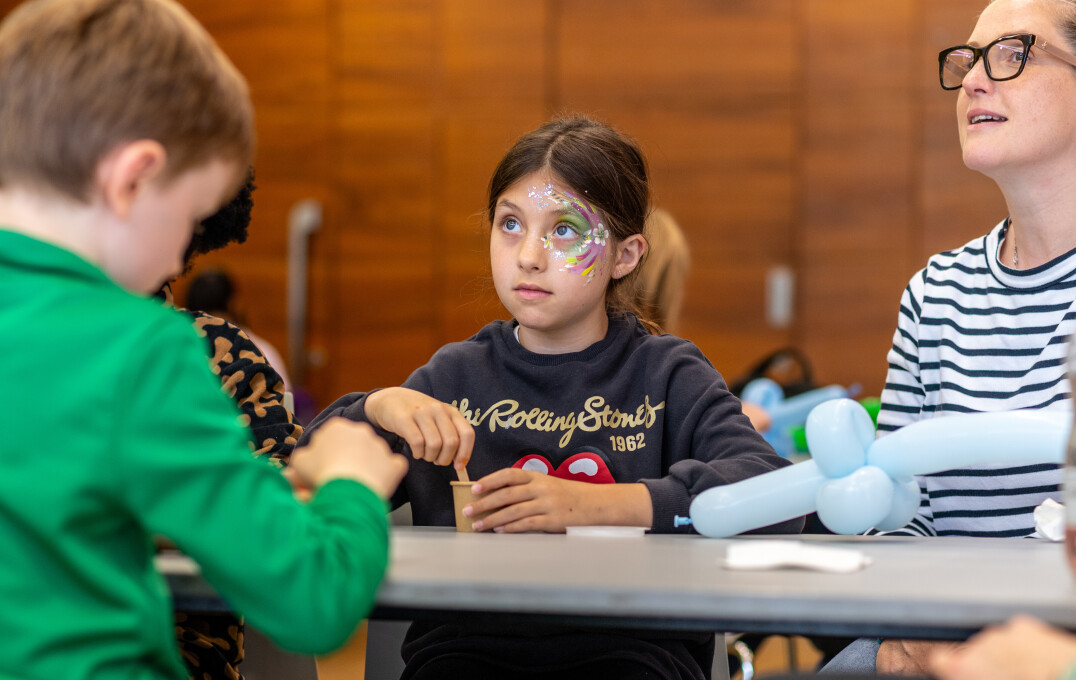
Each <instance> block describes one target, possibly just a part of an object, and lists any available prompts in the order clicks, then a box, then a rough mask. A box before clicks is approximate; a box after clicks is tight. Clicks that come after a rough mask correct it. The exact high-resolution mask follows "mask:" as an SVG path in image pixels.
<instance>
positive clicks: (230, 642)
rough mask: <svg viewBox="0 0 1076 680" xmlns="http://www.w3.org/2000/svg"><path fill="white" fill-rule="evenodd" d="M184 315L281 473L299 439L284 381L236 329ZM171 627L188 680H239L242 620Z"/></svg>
mask: <svg viewBox="0 0 1076 680" xmlns="http://www.w3.org/2000/svg"><path fill="white" fill-rule="evenodd" d="M183 311H185V312H186V313H187V314H189V315H191V316H192V317H193V318H194V327H195V329H197V331H198V334H199V335H201V336H202V337H204V338H205V339H206V342H208V343H209V352H210V359H209V365H210V368H211V369H212V370H213V373H214V374H216V375H217V376H219V377H220V381H221V384H222V386H223V388H224V391H225V392H226V393H227V394H228V396H230V397H232V398H233V399H235V402H236V405H238V406H239V410H240V411H241V413H242V415H241V416H240V418H241V421H242V422H243V424H244V425H247V426H248V427H249V429H250V432H251V436H252V437H253V438H252V439H251V442H250V448H251V450H252V451H253V452H254V454H255V455H258V456H269V458H270V459H271V460H272V461H273V462H274V463H276V464H277V465H279V466H281V467H283V466H284V465H286V464H287V462H288V457H289V456H290V455H291V450H292V449H293V448H295V443H296V442H297V441H298V439H299V436H300V435H302V433H303V428H302V426H301V425H299V423H297V422H295V418H294V417H293V416H292V414H291V413H290V412H289V411H288V409H287V408H285V407H284V381H283V380H281V378H280V375H279V374H278V373H277V372H276V370H275V369H273V367H272V366H270V365H269V362H267V361H266V360H265V356H264V355H262V353H261V350H259V349H258V346H257V345H255V344H254V342H253V341H251V339H250V338H249V337H247V335H246V333H244V332H243V331H242V330H241V329H240V328H239V327H238V326H236V325H235V324H233V323H231V322H229V321H225V320H224V319H221V318H219V317H216V316H211V315H209V314H206V313H204V312H195V311H191V310H183ZM175 625H176V641H177V642H178V643H179V651H180V654H182V656H183V663H184V664H186V666H187V673H188V674H189V675H190V678H191V680H243V675H242V673H240V672H239V664H240V663H242V661H243V632H244V623H243V619H242V618H239V617H236V616H233V615H231V614H201V613H199V614H192V613H188V612H176V613H175Z"/></svg>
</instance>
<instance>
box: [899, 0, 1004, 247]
mask: <svg viewBox="0 0 1076 680" xmlns="http://www.w3.org/2000/svg"><path fill="white" fill-rule="evenodd" d="M982 6H983V3H982V2H981V0H949V1H948V2H944V3H937V2H933V3H926V4H924V6H923V20H922V26H923V28H922V31H921V35H923V36H924V39H923V40H922V42H921V46H920V49H919V52H920V54H921V58H922V65H921V70H922V71H924V72H928V73H929V74H930V78H924V79H923V83H922V87H923V90H924V91H923V94H922V101H923V120H922V126H923V133H922V140H923V156H922V159H921V164H920V167H918V168H917V169H916V170H917V172H916V173H915V178H916V180H917V181H918V183H919V190H920V194H921V196H922V200H923V221H922V225H921V229H922V233H921V235H920V237H919V239H918V244H917V245H918V246H919V248H918V252H917V254H918V256H919V258H918V259H919V260H920V261H921V263H920V266H922V265H925V264H926V258H927V257H929V256H930V255H932V254H934V253H937V252H940V251H943V250H949V249H950V248H957V247H959V246H961V245H963V244H965V243H967V242H968V241H970V240H971V239H972V238H975V237H976V236H981V235H982V234H985V233H986V232H987V231H989V229H990V228H991V227H993V226H994V225H995V224H997V223H998V222H1000V221H1001V219H1002V218H1003V217H1004V216H1005V215H1006V209H1005V203H1004V201H1003V200H1002V197H1001V192H1000V191H998V189H997V186H996V185H995V184H994V183H993V181H991V180H990V179H988V178H986V177H984V176H983V175H981V174H979V173H977V172H974V171H972V170H968V169H967V168H966V167H965V166H964V161H963V159H962V157H961V152H960V141H959V137H958V133H957V120H956V97H957V93H956V92H946V91H945V90H942V89H941V87H940V86H939V85H938V79H937V75H936V74H937V72H938V59H937V55H938V52H939V51H940V50H942V49H944V48H946V47H949V46H951V45H959V44H962V43H964V42H966V41H967V39H968V36H969V35H970V34H971V31H972V28H973V27H974V25H975V17H976V16H978V13H979V11H980V10H981V9H982Z"/></svg>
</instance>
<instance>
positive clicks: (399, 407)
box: [366, 387, 474, 470]
mask: <svg viewBox="0 0 1076 680" xmlns="http://www.w3.org/2000/svg"><path fill="white" fill-rule="evenodd" d="M366 417H367V418H369V419H370V422H371V423H373V424H375V425H377V426H378V427H380V428H382V429H385V430H388V431H389V432H393V433H395V434H397V435H399V436H400V437H403V439H404V441H406V442H407V444H408V446H410V447H411V455H412V456H413V457H414V458H415V459H416V460H428V461H429V462H431V463H433V464H435V465H451V464H452V463H453V462H455V467H456V469H457V470H460V469H462V468H463V467H465V466H466V465H467V461H469V460H470V459H471V449H472V448H473V447H474V428H472V427H471V424H470V423H469V422H467V419H466V418H464V417H463V414H462V413H460V412H459V411H458V410H457V409H455V408H453V407H452V406H449V405H448V404H446V403H444V402H441V401H437V400H436V399H434V398H433V397H430V396H427V395H425V394H422V393H421V392H416V391H415V390H409V389H407V388H405V387H389V388H386V389H383V390H378V391H377V392H373V393H371V394H370V395H369V396H368V397H366Z"/></svg>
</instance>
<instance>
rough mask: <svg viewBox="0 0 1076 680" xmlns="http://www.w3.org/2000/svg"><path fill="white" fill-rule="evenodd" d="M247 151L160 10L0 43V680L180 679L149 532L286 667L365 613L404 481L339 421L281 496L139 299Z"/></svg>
mask: <svg viewBox="0 0 1076 680" xmlns="http://www.w3.org/2000/svg"><path fill="white" fill-rule="evenodd" d="M253 146H254V132H253V115H252V111H251V104H250V99H249V95H248V93H247V89H246V85H245V83H244V81H243V79H242V77H241V76H240V75H239V74H238V72H237V71H236V70H235V68H234V67H233V66H232V65H231V63H230V62H228V60H227V58H226V57H225V56H224V55H223V54H222V53H221V52H220V51H219V49H218V48H217V47H216V45H215V44H214V43H213V41H212V40H211V39H210V38H209V36H208V35H207V34H206V33H205V31H204V30H203V29H202V28H201V27H200V26H199V25H198V23H197V22H196V21H195V20H194V19H193V18H192V17H190V15H189V14H187V13H186V11H185V10H183V9H182V8H181V7H180V6H179V5H177V4H176V3H174V2H172V0H36V1H34V2H29V3H25V4H24V5H22V6H20V7H19V8H17V9H16V10H15V11H14V12H12V13H11V14H10V15H9V16H8V17H7V18H6V19H5V20H4V22H3V23H2V24H0V356H2V357H3V361H0V385H2V386H3V388H4V393H5V397H4V399H3V408H0V431H2V432H3V433H4V435H5V437H4V446H3V447H2V448H0V564H2V565H3V568H2V569H0V677H10V678H42V679H44V678H49V679H52V678H71V679H77V678H91V677H92V678H135V677H137V678H172V679H177V678H183V677H185V674H184V669H183V665H182V663H181V662H180V658H179V654H178V652H177V649H176V643H175V638H174V637H173V631H172V612H171V601H170V598H169V594H168V589H167V587H166V585H165V582H164V580H163V579H162V578H161V577H160V576H159V575H158V574H157V573H156V571H155V570H154V568H153V543H152V539H151V537H152V536H153V535H156V534H160V535H163V536H166V537H168V538H169V539H171V540H172V541H174V542H175V543H176V545H177V546H178V547H179V548H180V549H181V550H183V551H184V552H185V553H186V554H188V555H190V556H191V557H193V558H194V559H195V560H197V561H198V562H199V563H200V564H201V567H202V572H203V574H204V576H205V578H206V579H207V580H208V581H209V582H210V583H212V584H213V585H214V586H215V587H216V588H217V590H218V591H219V592H220V594H221V595H222V597H223V598H224V599H225V600H226V601H227V602H228V603H229V605H231V607H233V608H234V609H235V610H236V611H238V612H241V613H242V614H244V615H246V617H247V618H248V620H249V621H250V622H251V623H252V624H253V625H255V626H257V627H258V628H259V629H261V630H262V631H264V632H265V633H266V634H267V635H269V636H270V637H272V638H274V639H275V640H276V641H277V642H278V644H280V645H281V646H283V647H285V648H288V649H292V650H295V651H301V652H307V653H321V652H325V651H329V650H331V649H333V648H334V647H336V646H338V645H340V644H342V643H343V642H344V641H345V640H346V639H347V638H348V637H349V636H350V634H351V633H352V631H353V630H354V627H355V625H356V624H357V623H358V622H359V621H360V620H361V619H362V618H363V617H364V616H365V615H366V614H367V613H368V611H369V609H370V607H371V606H372V603H373V598H374V593H375V590H376V588H377V585H378V584H379V582H380V580H381V578H382V576H383V574H384V570H385V566H386V563H387V551H388V528H387V526H386V520H385V504H384V499H385V497H386V496H387V495H389V494H391V493H392V491H393V490H394V489H395V487H396V485H397V483H398V482H399V480H400V478H401V477H402V475H403V473H404V470H405V469H406V461H405V460H404V459H403V458H402V457H400V456H395V455H393V454H391V453H390V452H389V450H388V448H387V447H386V446H385V445H384V444H383V443H382V442H381V440H380V438H378V437H376V436H375V435H374V434H373V432H372V431H371V430H369V429H368V428H363V429H356V426H355V425H353V424H350V423H342V422H340V423H336V424H335V425H334V427H333V428H331V429H323V430H322V432H321V433H320V435H321V436H319V437H317V438H316V439H315V440H314V441H312V442H311V444H310V446H307V447H304V448H301V449H297V450H296V451H295V453H294V454H293V456H292V462H291V466H290V468H289V472H288V479H285V477H284V476H282V475H281V474H280V472H279V470H277V469H275V468H274V467H272V466H270V465H268V464H267V463H265V462H263V461H259V460H256V459H254V458H252V457H251V455H250V450H249V447H248V444H247V440H248V437H249V435H248V434H247V433H246V432H245V431H244V429H243V427H242V426H241V425H240V423H239V420H238V417H237V416H238V412H237V410H236V406H235V404H234V403H232V402H231V400H229V398H228V397H227V396H226V395H225V394H224V393H223V392H222V391H221V389H220V384H219V382H218V380H217V379H216V377H215V376H213V374H212V373H211V372H210V371H209V368H208V367H207V365H206V360H205V348H204V346H203V340H202V339H201V338H199V337H198V336H197V335H196V333H195V331H194V330H193V328H192V327H191V324H190V321H189V319H188V318H186V317H184V316H183V315H181V314H180V313H178V312H176V311H175V310H171V309H167V308H165V307H163V306H162V305H161V304H160V302H159V301H158V300H156V299H152V298H149V297H147V296H148V295H149V294H151V293H152V292H154V291H156V290H157V289H158V288H159V287H160V285H161V284H162V283H163V282H164V281H165V280H166V279H168V278H170V277H171V276H173V275H174V274H176V273H177V272H178V271H179V268H180V266H181V261H182V257H183V253H184V250H185V248H186V246H187V243H188V242H189V241H190V238H191V233H192V229H193V226H194V224H195V223H196V222H197V221H199V220H201V219H202V218H204V217H205V216H206V215H209V214H211V213H212V212H214V211H215V210H216V209H217V207H218V206H219V205H220V204H221V203H223V202H224V200H225V199H226V198H228V197H230V196H231V195H232V194H233V193H234V192H235V190H236V189H237V188H238V186H239V184H240V182H241V181H242V179H243V177H244V173H245V171H246V169H247V167H248V165H249V162H250V157H251V155H252V150H253ZM289 480H290V481H291V482H292V484H291V485H289V483H288V482H289ZM293 487H294V488H296V489H300V490H303V491H308V490H309V491H310V492H311V495H310V499H309V501H300V500H297V499H296V496H295V494H294V493H293ZM303 496H304V497H305V494H303Z"/></svg>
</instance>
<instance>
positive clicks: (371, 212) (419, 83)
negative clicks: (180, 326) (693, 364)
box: [0, 0, 1004, 405]
mask: <svg viewBox="0 0 1076 680" xmlns="http://www.w3.org/2000/svg"><path fill="white" fill-rule="evenodd" d="M14 4H16V3H14V2H13V1H12V0H0V12H6V11H7V10H8V9H9V8H10V7H12V6H14ZM184 4H185V5H186V6H187V7H188V8H190V9H191V11H192V13H193V14H195V16H196V17H198V18H199V19H200V20H201V21H202V22H203V23H204V24H205V25H206V26H207V28H208V29H209V30H210V32H211V33H212V34H213V35H214V36H215V37H216V38H217V39H218V41H219V42H220V43H221V45H222V47H223V48H224V49H225V51H226V52H227V53H228V54H229V55H230V56H231V57H232V59H233V60H234V61H235V62H236V64H237V66H238V67H239V68H240V70H241V71H243V73H244V74H245V75H246V76H247V78H248V80H249V81H250V84H251V92H252V95H253V97H254V102H255V106H256V108H257V115H258V129H259V153H258V157H257V169H258V184H259V189H258V192H257V193H256V194H255V202H256V208H255V213H254V224H253V225H252V227H251V237H250V241H249V242H248V243H247V244H246V245H243V246H241V247H236V248H232V249H229V250H228V251H226V252H224V253H220V254H215V255H211V256H208V257H206V258H204V259H203V260H202V261H200V262H199V263H198V265H199V266H200V267H202V266H209V265H224V266H227V267H228V268H230V269H231V270H232V271H233V272H234V273H235V275H236V277H237V278H238V280H239V285H240V290H241V294H242V297H243V303H244V305H245V306H246V308H247V311H248V317H249V321H250V323H251V325H252V326H253V327H254V328H255V329H256V330H257V331H258V332H259V333H261V334H262V335H263V336H265V337H266V338H268V339H269V340H270V341H271V342H273V343H274V344H275V345H277V346H278V348H280V349H281V350H285V351H286V349H287V348H286V335H285V310H284V292H285V291H284V284H285V280H286V268H285V247H286V223H287V216H288V211H289V210H290V208H291V206H292V205H293V204H294V203H295V202H296V201H299V200H302V199H304V198H308V197H312V198H316V199H318V200H320V201H321V202H322V203H323V205H324V208H325V223H324V225H323V227H322V229H321V231H319V232H318V233H317V234H316V235H315V236H314V238H313V240H312V244H311V247H312V259H311V267H312V270H311V299H310V327H309V330H308V337H309V340H310V345H311V349H312V350H313V352H314V355H315V358H316V361H315V364H314V365H313V366H312V367H311V369H310V371H309V373H308V375H307V379H306V381H305V382H306V385H305V386H306V387H307V388H309V389H310V390H311V391H312V392H313V394H314V396H315V397H316V398H317V400H318V401H319V402H320V403H321V404H322V405H324V404H326V403H328V401H329V400H331V399H333V398H335V397H336V396H338V395H339V394H340V393H342V392H344V391H348V390H352V389H367V388H369V387H373V386H377V385H381V384H388V383H394V382H398V381H399V380H402V379H403V378H404V377H405V376H406V375H407V374H408V373H409V372H410V371H411V370H412V369H413V368H415V367H416V366H418V365H419V364H421V363H422V362H423V361H425V360H426V358H428V356H429V355H430V354H431V353H432V352H433V351H434V350H435V349H436V348H437V347H438V346H440V345H441V344H442V343H444V342H448V341H452V340H456V339H460V338H463V337H466V336H468V335H470V334H471V333H473V332H474V331H475V330H476V329H477V328H478V327H480V326H481V325H482V324H484V323H485V322H487V321H489V320H490V319H493V318H498V317H501V316H503V315H504V310H503V309H502V308H501V306H500V304H499V302H498V301H497V299H496V296H495V294H494V293H493V291H492V284H491V282H490V280H489V276H488V250H487V239H488V231H487V225H486V224H485V222H484V217H483V215H482V213H483V210H484V204H485V200H486V198H485V188H486V183H487V182H488V179H489V175H490V173H491V172H492V170H493V167H494V165H495V164H496V163H497V161H498V160H499V158H500V157H501V155H502V154H503V153H504V151H505V150H506V149H507V148H508V146H509V145H510V144H511V143H512V142H513V141H514V140H515V139H516V138H517V137H518V136H519V135H520V134H523V133H524V132H526V131H528V130H530V129H532V128H534V127H535V126H536V125H538V124H540V123H541V122H542V121H544V120H545V119H546V118H547V117H548V116H550V115H551V114H553V113H556V112H564V111H580V112H584V113H589V114H593V115H595V116H597V117H600V118H603V119H605V120H608V121H610V122H612V123H614V124H616V125H618V126H619V127H621V128H623V129H624V130H626V131H627V132H629V133H630V134H632V135H633V136H634V137H636V138H637V139H638V140H639V142H640V144H641V145H642V147H643V149H644V151H645V152H646V153H647V155H648V158H649V160H650V163H651V172H652V178H653V191H654V199H655V204H657V205H661V206H663V207H665V208H667V209H669V210H670V211H671V212H672V213H673V214H674V215H675V216H676V217H677V219H678V220H679V221H680V222H681V224H682V226H683V228H684V230H685V231H686V232H687V234H688V236H689V239H690V240H691V244H692V248H693V253H694V265H693V270H692V273H691V278H690V280H689V284H688V286H689V288H688V291H687V296H686V301H685V309H684V315H683V322H682V328H681V331H682V334H683V335H685V336H687V337H689V338H691V339H692V340H695V341H696V342H697V343H698V344H699V345H700V346H701V347H702V348H703V349H704V351H706V352H707V354H708V355H709V356H711V358H712V359H713V360H714V362H715V364H717V365H718V367H719V368H721V369H722V370H723V372H725V373H726V374H727V375H729V377H735V376H736V375H737V374H738V373H739V372H740V371H742V370H743V368H745V367H746V366H747V364H748V363H750V362H751V361H752V360H753V359H755V358H756V357H758V356H760V355H762V354H763V353H765V352H766V351H768V350H770V349H773V348H775V347H777V346H779V345H782V344H787V343H795V344H798V345H800V346H801V347H803V348H804V349H805V350H806V351H807V353H808V354H809V355H810V356H811V357H812V359H813V360H814V362H815V364H816V373H817V374H818V375H817V377H818V378H819V379H820V380H821V381H823V382H841V383H845V384H848V383H852V382H859V383H862V384H863V385H864V388H865V391H866V392H868V393H876V392H877V391H878V390H879V389H880V385H881V381H882V378H883V376H884V371H885V352H886V350H887V349H888V345H889V340H890V336H891V334H892V330H893V326H894V323H895V319H896V307H897V301H898V299H899V296H900V292H901V290H902V289H903V287H904V285H905V283H906V281H907V279H908V277H909V276H910V275H911V274H912V273H913V272H914V271H915V270H916V269H918V268H920V267H921V266H923V264H924V263H925V260H926V257H927V256H928V255H930V254H932V253H934V252H936V251H939V250H942V249H945V248H951V247H954V246H958V245H960V244H962V243H964V242H965V241H967V240H968V239H970V238H972V237H974V236H976V235H979V234H981V233H983V232H985V231H986V229H987V228H989V226H991V225H992V224H994V223H995V222H997V221H998V220H999V219H1000V218H1001V217H1002V216H1003V215H1004V206H1003V204H1002V203H1001V200H1000V197H999V196H998V192H997V191H996V189H995V188H994V187H993V184H992V183H991V182H990V181H989V180H987V179H985V178H983V177H981V176H979V175H977V174H976V173H973V172H970V171H968V170H967V169H966V168H964V167H963V164H962V162H961V159H960V153H959V146H958V142H957V137H956V133H955V129H954V127H953V124H954V116H953V106H954V101H953V95H952V94H951V93H944V92H942V91H941V90H940V89H938V88H937V85H936V79H935V73H936V68H937V67H936V57H935V55H936V54H937V51H938V50H939V49H940V48H941V47H944V46H947V45H949V44H952V43H955V42H960V41H963V40H964V39H965V38H966V36H967V35H968V33H970V31H971V28H972V25H973V23H974V18H975V15H976V13H977V12H978V10H979V8H980V5H981V4H982V0H947V2H944V3H938V2H932V1H931V0H895V1H892V2H884V3H883V2H875V1H870V2H863V1H862V0H811V1H810V2H802V1H799V0H726V1H724V2H720V3H714V2H711V1H709V0H683V1H682V2H678V3H676V4H672V5H670V4H665V3H653V2H649V1H647V0H621V1H619V2H617V1H615V0H582V1H579V2H575V1H573V2H567V1H565V0H534V1H527V0H504V1H498V0H456V1H452V2H449V1H448V0H364V1H363V2H353V1H351V0H280V1H279V2H274V3H268V4H266V3H258V2H255V1H254V0H230V1H229V2H226V3H220V2H210V0H184ZM777 265H782V266H790V267H792V268H793V270H794V271H795V273H796V277H797V286H798V287H797V302H796V317H795V321H794V323H793V325H792V327H791V328H787V329H775V328H771V327H769V326H768V325H767V323H766V319H765V314H764V304H765V296H764V282H765V277H766V272H767V271H768V270H769V269H770V268H771V267H773V266H777Z"/></svg>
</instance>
